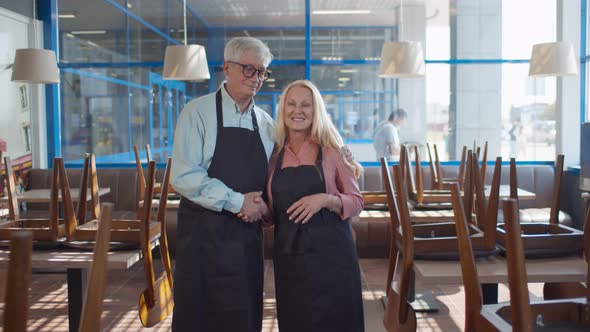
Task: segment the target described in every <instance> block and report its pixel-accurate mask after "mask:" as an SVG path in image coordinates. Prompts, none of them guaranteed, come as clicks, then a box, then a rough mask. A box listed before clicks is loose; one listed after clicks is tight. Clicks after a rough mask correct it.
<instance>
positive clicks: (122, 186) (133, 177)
mask: <svg viewBox="0 0 590 332" xmlns="http://www.w3.org/2000/svg"><path fill="white" fill-rule="evenodd" d="M97 171H98V183H99V187H109V188H110V189H111V192H110V193H108V194H106V195H104V196H102V197H101V198H100V199H101V202H112V203H114V204H115V211H114V214H113V216H114V217H116V218H125V219H127V218H135V216H136V211H137V207H138V201H139V200H138V197H137V172H136V170H135V168H104V169H103V168H99V169H98V170H97ZM508 171H509V169H508V166H503V167H502V184H508V175H509V173H508ZM67 172H68V179H69V182H70V186H71V187H72V188H77V187H79V185H80V178H81V174H82V169H68V170H67ZM163 172H164V170H163V169H159V170H158V172H157V173H156V181H159V180H158V179H161V178H162V176H163ZM486 172H487V176H486V182H487V183H488V184H489V183H490V181H491V178H492V172H493V169H492V167H488V169H487V170H486ZM517 172H518V186H519V187H520V188H522V189H525V190H527V191H530V192H533V193H535V194H536V198H535V199H533V200H521V202H520V207H521V209H525V208H545V207H549V205H550V201H551V192H552V189H553V167H552V166H549V165H522V166H520V165H519V166H518V168H517ZM423 173H424V177H425V178H424V183H425V184H429V183H430V177H429V174H430V171H429V169H428V167H423ZM443 173H444V177H445V178H450V177H456V176H457V174H458V168H457V166H443ZM28 176H29V178H28V181H27V182H28V184H27V190H28V189H37V188H49V186H50V183H51V182H50V179H51V170H48V169H32V170H31V171H30V172H29V175H28ZM359 185H360V188H361V190H366V191H382V190H384V189H383V183H382V177H381V169H380V167H366V168H364V170H363V172H362V175H361V177H360V178H359ZM562 190H565V189H564V188H562ZM562 197H563V195H562ZM47 209H48V206H47V204H40V203H29V204H27V211H26V212H25V213H24V214H23V217H35V216H39V215H42V214H47ZM541 215H542V213H538V214H534V213H533V214H529V215H523V216H521V217H522V219H521V220H522V221H523V222H524V221H535V218H537V219H539V218H540V216H541ZM499 216H501V214H499ZM166 217H167V218H166V221H167V226H166V231H167V233H168V238H169V242H170V243H169V247H170V248H169V249H170V254H171V255H172V256H174V253H175V251H176V228H177V227H176V210H174V209H169V210H167V213H166ZM500 222H501V220H500ZM560 222H562V223H565V224H569V225H571V224H572V222H571V218H569V216H568V215H567V214H565V213H563V212H562V213H560ZM351 225H352V228H353V231H354V234H355V241H356V246H357V250H358V253H359V256H360V257H374V258H378V257H387V255H388V253H389V236H390V235H389V234H390V232H389V222H388V221H374V222H366V221H363V222H361V221H360V220H359V218H358V217H356V218H352V220H351ZM264 237H265V239H264V243H265V244H264V247H265V256H266V257H267V258H270V257H272V243H273V229H272V228H267V229H265V230H264Z"/></svg>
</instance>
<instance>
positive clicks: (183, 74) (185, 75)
mask: <svg viewBox="0 0 590 332" xmlns="http://www.w3.org/2000/svg"><path fill="white" fill-rule="evenodd" d="M162 76H163V78H164V79H165V80H179V81H198V80H207V79H209V78H210V76H209V66H208V65H207V55H206V54H205V48H204V47H203V46H201V45H174V46H168V47H166V55H165V57H164V72H163V73H162Z"/></svg>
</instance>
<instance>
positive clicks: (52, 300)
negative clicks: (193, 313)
mask: <svg viewBox="0 0 590 332" xmlns="http://www.w3.org/2000/svg"><path fill="white" fill-rule="evenodd" d="M360 264H361V271H362V273H363V275H362V277H363V298H364V310H365V326H366V331H367V332H376V331H385V330H384V328H383V325H382V322H381V321H382V319H383V306H382V305H381V300H380V299H381V296H383V294H384V288H385V278H386V274H387V260H385V259H362V260H361V261H360ZM157 265H159V264H157ZM272 270H273V269H272V261H267V262H266V272H265V285H266V286H265V296H264V321H263V331H264V332H272V331H278V326H277V321H276V314H275V299H274V286H273V285H274V281H273V271H272ZM143 278H144V276H143V269H142V266H141V265H140V264H136V265H135V266H134V267H133V268H131V269H130V270H128V271H126V272H121V271H111V272H109V275H108V281H107V285H108V287H107V290H106V292H105V300H104V312H103V315H102V321H101V327H102V330H103V331H169V330H170V324H171V321H172V320H171V317H168V318H167V319H166V320H165V321H163V322H161V323H160V324H158V325H157V326H156V327H154V328H150V329H146V328H143V327H142V326H141V323H140V322H139V319H138V317H137V301H138V297H139V293H140V292H141V291H142V290H143V288H144V287H145V281H144V279H143ZM0 280H1V284H0V289H1V290H2V291H1V292H0V293H2V294H0V296H1V297H0V298H1V299H3V298H4V294H3V290H4V281H5V278H4V277H3V275H0ZM416 288H417V292H418V293H421V292H423V291H424V292H426V291H429V290H430V291H432V292H433V295H434V296H435V299H436V300H437V302H438V304H439V305H440V312H438V313H434V314H418V317H419V318H418V330H419V331H445V332H447V331H448V332H450V331H462V330H463V324H464V312H465V309H464V298H463V296H464V295H463V291H462V287H459V286H437V287H435V288H434V289H426V288H425V287H423V286H421V285H420V284H418V285H417V287H416ZM529 289H531V293H532V294H531V300H534V299H535V297H536V296H539V295H540V294H541V293H542V285H540V284H530V285H529ZM66 298H67V287H66V284H65V275H64V274H34V275H33V284H32V287H31V298H30V309H29V331H67V328H68V318H67V302H66V301H67V300H66ZM499 300H500V301H507V300H508V290H507V288H506V287H505V286H503V285H500V289H499ZM0 312H3V304H2V308H1V309H0Z"/></svg>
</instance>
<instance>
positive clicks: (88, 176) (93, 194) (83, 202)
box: [77, 153, 100, 225]
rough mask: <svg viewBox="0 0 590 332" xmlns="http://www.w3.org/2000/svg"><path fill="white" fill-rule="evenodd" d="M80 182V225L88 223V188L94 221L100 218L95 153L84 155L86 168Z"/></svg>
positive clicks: (78, 212)
mask: <svg viewBox="0 0 590 332" xmlns="http://www.w3.org/2000/svg"><path fill="white" fill-rule="evenodd" d="M81 177H82V179H81V180H80V195H79V197H78V208H77V220H78V224H79V225H82V224H85V223H86V212H87V211H86V209H87V207H88V201H87V199H86V198H87V196H88V188H90V206H91V212H92V219H98V218H99V217H100V196H99V195H98V175H97V172H96V159H95V157H94V153H86V154H84V168H83V170H82V176H81Z"/></svg>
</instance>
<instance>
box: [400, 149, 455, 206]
mask: <svg viewBox="0 0 590 332" xmlns="http://www.w3.org/2000/svg"><path fill="white" fill-rule="evenodd" d="M415 152H416V166H415V170H416V179H415V178H414V172H413V171H412V165H411V162H410V153H409V150H408V149H407V147H406V146H405V145H402V146H401V148H400V160H399V164H400V165H401V171H402V172H403V177H404V178H405V181H406V182H405V188H406V191H407V193H408V197H409V198H410V200H411V202H412V204H413V206H414V208H415V209H420V210H422V209H424V210H426V209H428V210H445V209H446V210H449V209H451V208H452V207H451V204H450V202H451V196H450V195H449V193H448V191H441V190H438V189H435V190H424V186H423V177H422V170H421V167H420V159H419V158H420V155H419V153H418V149H417V148H416V149H415Z"/></svg>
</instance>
